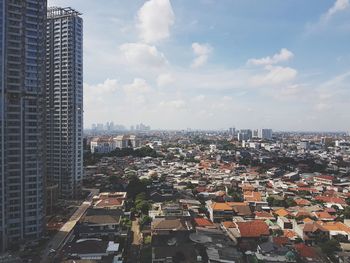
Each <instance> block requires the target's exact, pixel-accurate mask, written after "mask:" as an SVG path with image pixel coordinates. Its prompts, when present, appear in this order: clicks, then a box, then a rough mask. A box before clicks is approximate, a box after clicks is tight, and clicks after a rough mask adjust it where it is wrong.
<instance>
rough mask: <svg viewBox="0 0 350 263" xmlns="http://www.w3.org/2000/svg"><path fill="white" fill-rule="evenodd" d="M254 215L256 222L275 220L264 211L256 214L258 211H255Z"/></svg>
mask: <svg viewBox="0 0 350 263" xmlns="http://www.w3.org/2000/svg"><path fill="white" fill-rule="evenodd" d="M254 214H255V219H256V220H270V221H275V220H276V219H275V217H274V216H273V215H272V214H271V213H269V212H265V211H261V212H258V211H255V212H254Z"/></svg>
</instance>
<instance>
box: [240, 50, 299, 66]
mask: <svg viewBox="0 0 350 263" xmlns="http://www.w3.org/2000/svg"><path fill="white" fill-rule="evenodd" d="M293 57H294V54H293V52H291V51H289V50H288V49H286V48H282V49H281V50H280V52H279V53H276V54H274V55H273V56H272V57H270V56H268V57H264V58H259V59H256V58H252V59H249V60H248V62H247V64H248V65H255V66H257V65H273V64H277V63H280V62H286V61H288V60H290V59H292V58H293Z"/></svg>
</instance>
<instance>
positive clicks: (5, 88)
mask: <svg viewBox="0 0 350 263" xmlns="http://www.w3.org/2000/svg"><path fill="white" fill-rule="evenodd" d="M0 13H1V16H0V17H1V18H0V20H1V21H0V25H1V28H0V34H1V35H0V41H1V45H0V46H1V48H0V125H1V130H0V149H1V151H0V158H1V161H0V173H1V175H0V178H1V185H0V200H1V201H0V205H1V208H0V233H1V240H0V242H1V248H2V250H4V249H5V248H7V247H9V246H11V245H12V244H15V243H18V242H19V241H21V240H27V239H33V238H38V237H40V235H41V234H42V231H43V227H44V180H45V140H44V138H45V126H44V124H45V33H46V32H45V25H46V22H45V21H46V20H45V19H46V0H21V1H14V0H13V1H10V0H0Z"/></svg>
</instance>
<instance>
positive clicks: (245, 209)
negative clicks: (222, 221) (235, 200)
mask: <svg viewBox="0 0 350 263" xmlns="http://www.w3.org/2000/svg"><path fill="white" fill-rule="evenodd" d="M233 210H234V211H235V212H236V214H237V215H239V216H250V215H251V214H252V211H251V210H250V207H249V206H248V205H245V206H243V205H238V206H234V207H233Z"/></svg>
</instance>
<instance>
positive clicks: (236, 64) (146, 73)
mask: <svg viewBox="0 0 350 263" xmlns="http://www.w3.org/2000/svg"><path fill="white" fill-rule="evenodd" d="M48 2H49V6H60V7H67V6H70V7H72V8H74V9H76V10H78V11H80V12H82V13H83V15H82V17H83V19H84V126H85V128H89V127H90V126H91V124H92V123H105V122H107V121H114V123H118V124H124V125H125V126H127V127H129V126H130V125H132V124H136V123H141V122H142V123H144V124H147V125H151V127H152V128H154V129H186V128H194V129H211V130H213V129H227V128H229V127H236V128H238V129H243V128H272V129H274V130H284V131H287V130H293V131H297V130H298V131H350V84H349V83H350V0H307V1H305V0H283V1H281V0H264V1H261V0H191V1H189V0H147V1H141V0H127V1H126V0H99V1H97V0H49V1H48Z"/></svg>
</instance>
